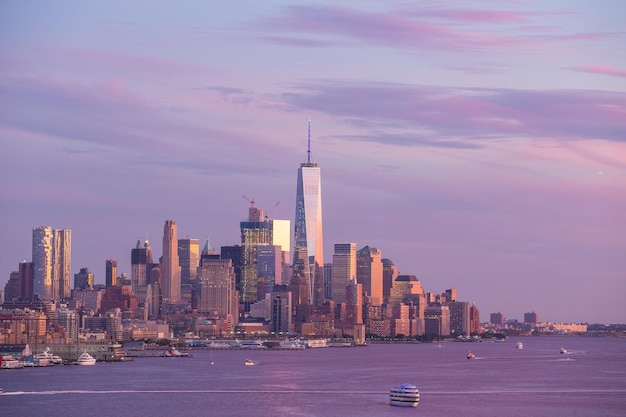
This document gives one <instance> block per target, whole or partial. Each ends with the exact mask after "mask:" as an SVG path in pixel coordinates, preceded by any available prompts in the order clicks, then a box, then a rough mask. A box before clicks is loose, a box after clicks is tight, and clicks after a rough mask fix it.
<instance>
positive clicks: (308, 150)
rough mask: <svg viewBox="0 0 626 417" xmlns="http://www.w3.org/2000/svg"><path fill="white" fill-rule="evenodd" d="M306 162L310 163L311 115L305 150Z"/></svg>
mask: <svg viewBox="0 0 626 417" xmlns="http://www.w3.org/2000/svg"><path fill="white" fill-rule="evenodd" d="M306 163H307V164H310V163H311V116H309V139H308V145H307V151H306Z"/></svg>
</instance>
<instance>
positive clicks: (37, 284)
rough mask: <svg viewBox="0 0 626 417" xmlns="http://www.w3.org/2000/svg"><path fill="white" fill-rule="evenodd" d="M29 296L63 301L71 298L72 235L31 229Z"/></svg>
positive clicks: (68, 232)
mask: <svg viewBox="0 0 626 417" xmlns="http://www.w3.org/2000/svg"><path fill="white" fill-rule="evenodd" d="M32 248H33V252H32V253H33V259H32V261H33V296H34V297H37V298H39V299H41V300H63V299H66V298H69V297H70V296H71V287H70V285H71V261H72V233H71V230H69V229H52V228H51V227H50V226H40V227H37V228H35V229H33V246H32Z"/></svg>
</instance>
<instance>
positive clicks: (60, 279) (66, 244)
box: [52, 229, 72, 300]
mask: <svg viewBox="0 0 626 417" xmlns="http://www.w3.org/2000/svg"><path fill="white" fill-rule="evenodd" d="M52 242H53V250H52V296H53V298H54V299H56V300H64V299H66V298H69V297H71V296H72V288H71V280H72V269H71V268H72V231H71V230H70V229H54V230H53V231H52Z"/></svg>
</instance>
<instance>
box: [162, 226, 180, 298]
mask: <svg viewBox="0 0 626 417" xmlns="http://www.w3.org/2000/svg"><path fill="white" fill-rule="evenodd" d="M161 274H162V275H161V282H162V285H163V288H162V290H163V304H166V305H167V304H170V305H172V304H178V303H180V300H181V299H180V263H179V260H178V234H177V228H176V221H174V220H166V221H165V226H164V227H163V261H162V271H161Z"/></svg>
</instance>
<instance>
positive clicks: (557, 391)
mask: <svg viewBox="0 0 626 417" xmlns="http://www.w3.org/2000/svg"><path fill="white" fill-rule="evenodd" d="M420 393H421V394H422V395H490V394H529V393H531V394H538V393H541V394H626V389H614V390H611V389H554V390H544V389H542V390H517V389H502V390H468V391H424V390H420ZM95 394H103V395H111V394H327V395H362V394H367V395H370V394H371V395H377V394H381V395H388V394H389V391H388V390H385V391H382V390H381V391H364V390H353V391H337V390H293V389H288V390H239V389H232V390H230V389H219V390H102V391H98V390H54V391H8V392H7V391H5V392H3V393H2V396H3V397H4V396H10V395H95Z"/></svg>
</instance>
